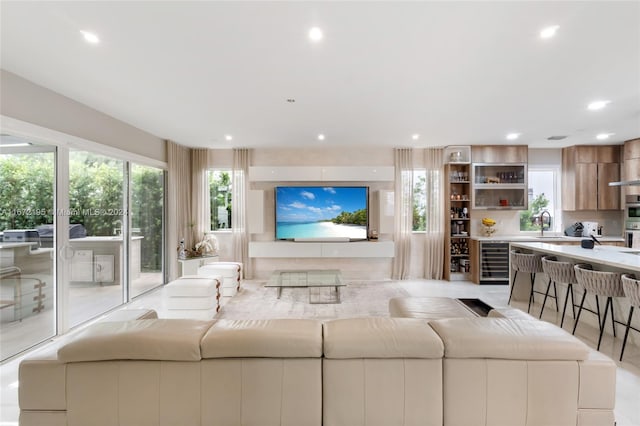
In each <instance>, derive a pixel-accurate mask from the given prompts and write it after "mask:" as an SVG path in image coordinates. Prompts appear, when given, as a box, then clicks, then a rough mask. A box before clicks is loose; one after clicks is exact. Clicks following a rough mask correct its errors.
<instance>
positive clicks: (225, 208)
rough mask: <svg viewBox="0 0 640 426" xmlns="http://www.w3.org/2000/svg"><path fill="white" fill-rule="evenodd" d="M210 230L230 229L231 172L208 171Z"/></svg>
mask: <svg viewBox="0 0 640 426" xmlns="http://www.w3.org/2000/svg"><path fill="white" fill-rule="evenodd" d="M209 191H210V197H211V230H212V231H217V230H219V229H230V228H231V226H232V224H231V170H209Z"/></svg>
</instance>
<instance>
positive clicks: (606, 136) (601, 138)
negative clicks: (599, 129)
mask: <svg viewBox="0 0 640 426" xmlns="http://www.w3.org/2000/svg"><path fill="white" fill-rule="evenodd" d="M613 135H615V133H600V134H599V135H597V136H596V139H598V140H599V141H604V140H607V139H609V136H613Z"/></svg>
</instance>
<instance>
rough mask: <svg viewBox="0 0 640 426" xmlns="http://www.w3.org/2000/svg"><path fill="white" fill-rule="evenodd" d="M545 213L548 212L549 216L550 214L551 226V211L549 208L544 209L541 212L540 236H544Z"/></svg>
mask: <svg viewBox="0 0 640 426" xmlns="http://www.w3.org/2000/svg"><path fill="white" fill-rule="evenodd" d="M545 213H546V215H547V216H549V227H551V213H549V210H543V211H542V213H540V236H541V237H543V236H544V216H545ZM547 229H548V228H547Z"/></svg>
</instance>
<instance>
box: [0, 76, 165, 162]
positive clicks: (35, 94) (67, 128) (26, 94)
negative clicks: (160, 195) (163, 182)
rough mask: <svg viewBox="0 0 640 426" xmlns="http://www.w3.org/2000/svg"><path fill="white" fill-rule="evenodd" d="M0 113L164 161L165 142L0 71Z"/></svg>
mask: <svg viewBox="0 0 640 426" xmlns="http://www.w3.org/2000/svg"><path fill="white" fill-rule="evenodd" d="M0 86H1V87H2V91H0V114H2V115H4V116H7V117H12V118H16V119H18V120H22V121H26V122H29V123H33V124H36V125H38V126H42V127H45V128H48V129H52V130H56V131H58V132H62V133H66V134H69V135H72V136H77V137H80V138H83V139H87V140H90V141H93V142H98V143H101V144H104V145H109V146H112V147H115V148H118V149H122V150H125V151H128V152H132V153H135V154H139V155H141V156H144V157H147V158H150V159H154V160H158V161H162V162H166V161H167V154H166V142H165V141H164V140H163V139H161V138H159V137H157V136H154V135H151V134H149V133H147V132H144V131H142V130H140V129H138V128H136V127H133V126H131V125H129V124H127V123H124V122H122V121H120V120H117V119H115V118H113V117H111V116H108V115H106V114H104V113H102V112H100V111H97V110H95V109H92V108H89V107H88V106H86V105H84V104H81V103H79V102H76V101H74V100H73V99H70V98H67V97H65V96H62V95H60V94H59V93H56V92H53V91H51V90H49V89H46V88H44V87H42V86H39V85H37V84H34V83H32V82H30V81H28V80H25V79H24V78H22V77H19V76H17V75H16V74H13V73H10V72H8V71H5V70H0Z"/></svg>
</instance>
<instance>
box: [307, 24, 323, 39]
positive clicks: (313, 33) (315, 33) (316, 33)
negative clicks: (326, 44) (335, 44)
mask: <svg viewBox="0 0 640 426" xmlns="http://www.w3.org/2000/svg"><path fill="white" fill-rule="evenodd" d="M322 37H324V34H322V30H321V29H320V28H318V27H313V28H311V29H310V30H309V38H310V39H311V40H312V41H320V40H322Z"/></svg>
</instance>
